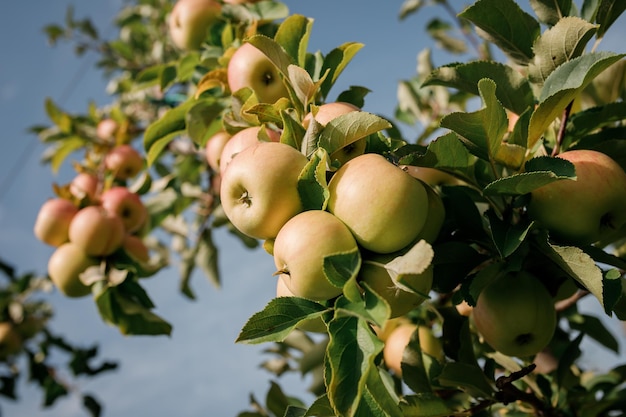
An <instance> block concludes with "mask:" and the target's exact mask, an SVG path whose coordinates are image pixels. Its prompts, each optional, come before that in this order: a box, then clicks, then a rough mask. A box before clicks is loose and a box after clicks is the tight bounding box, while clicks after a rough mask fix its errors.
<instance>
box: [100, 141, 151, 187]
mask: <svg viewBox="0 0 626 417" xmlns="http://www.w3.org/2000/svg"><path fill="white" fill-rule="evenodd" d="M104 166H105V168H106V169H107V170H109V171H111V173H112V174H113V177H115V179H118V180H122V181H123V180H128V179H131V178H133V177H135V176H136V175H137V174H139V172H141V170H142V169H143V157H142V156H141V154H140V153H139V152H138V151H137V150H136V149H135V148H133V147H132V146H130V145H118V146H116V147H114V148H113V149H111V150H110V151H109V153H107V155H106V156H105V157H104Z"/></svg>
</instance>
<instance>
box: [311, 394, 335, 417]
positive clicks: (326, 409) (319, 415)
mask: <svg viewBox="0 0 626 417" xmlns="http://www.w3.org/2000/svg"><path fill="white" fill-rule="evenodd" d="M305 417H335V410H333V408H332V406H331V405H330V400H329V399H328V395H327V394H324V395H322V396H320V397H319V398H317V399H316V400H315V401H313V404H311V406H310V407H309V409H308V410H307V412H306V414H305Z"/></svg>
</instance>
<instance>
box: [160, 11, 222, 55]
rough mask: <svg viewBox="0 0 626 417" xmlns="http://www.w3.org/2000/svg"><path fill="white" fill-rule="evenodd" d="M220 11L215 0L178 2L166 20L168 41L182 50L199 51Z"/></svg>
mask: <svg viewBox="0 0 626 417" xmlns="http://www.w3.org/2000/svg"><path fill="white" fill-rule="evenodd" d="M221 10H222V5H221V4H220V3H219V2H217V1H215V0H178V1H177V2H176V4H174V7H173V8H172V13H171V14H170V16H169V20H168V26H169V34H170V39H171V40H172V42H173V43H174V45H176V46H177V47H178V48H180V49H182V50H196V49H200V46H201V45H202V43H203V42H204V40H205V39H206V37H207V35H208V32H209V28H210V27H211V25H212V24H213V23H214V22H216V21H217V20H218V19H219V17H220V13H221Z"/></svg>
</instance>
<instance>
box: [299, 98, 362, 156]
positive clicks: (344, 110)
mask: <svg viewBox="0 0 626 417" xmlns="http://www.w3.org/2000/svg"><path fill="white" fill-rule="evenodd" d="M355 111H361V109H359V108H358V107H357V106H355V105H354V104H351V103H346V102H343V101H336V102H332V103H325V104H322V105H321V106H319V107H318V108H317V111H316V113H315V116H313V114H312V113H310V112H309V113H307V115H306V116H304V119H303V120H302V126H304V128H305V129H308V127H309V125H310V124H311V118H313V117H314V118H315V121H316V122H318V123H319V124H321V125H323V126H326V125H327V124H328V122H330V121H331V120H333V119H335V118H337V117H339V116H341V115H344V114H348V113H352V112H355ZM366 146H367V138H361V139H359V140H357V141H355V142H353V143H351V144H349V145H347V146H344V147H343V148H341V149H338V150H336V151H335V152H333V153H332V154H330V160H331V161H335V160H336V161H338V162H339V163H340V164H341V165H343V164H345V163H346V162H348V161H349V160H350V159H352V158H354V157H355V156H358V155H362V154H363V153H364V152H365V147H366Z"/></svg>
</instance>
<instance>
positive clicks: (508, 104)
mask: <svg viewBox="0 0 626 417" xmlns="http://www.w3.org/2000/svg"><path fill="white" fill-rule="evenodd" d="M485 74H489V78H490V79H492V80H493V81H494V82H495V83H496V86H497V87H496V97H497V98H498V100H499V101H500V102H501V103H502V105H503V106H504V107H505V108H507V109H509V110H511V111H513V112H514V113H517V114H521V113H523V112H524V111H525V110H526V109H527V108H528V107H531V106H532V105H533V104H534V96H533V92H532V89H531V87H530V84H529V83H528V80H527V79H526V77H524V76H522V75H521V74H520V73H519V72H518V71H516V70H515V69H513V68H512V67H511V66H509V65H504V64H501V63H499V62H495V61H473V62H468V63H455V64H449V65H445V66H442V67H439V68H437V69H435V70H434V71H433V72H432V73H430V75H429V76H428V78H426V80H424V83H423V84H422V85H423V86H431V85H441V86H446V87H450V88H456V89H458V90H461V91H465V92H468V93H470V94H474V95H478V94H479V91H478V82H479V81H480V80H481V79H483V78H484V77H485Z"/></svg>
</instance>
